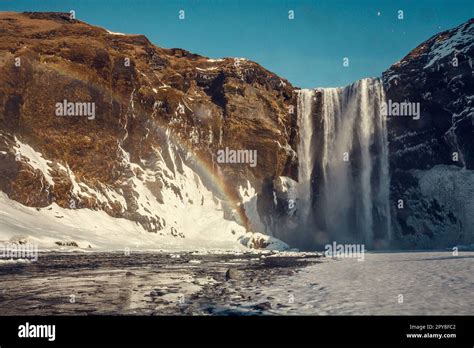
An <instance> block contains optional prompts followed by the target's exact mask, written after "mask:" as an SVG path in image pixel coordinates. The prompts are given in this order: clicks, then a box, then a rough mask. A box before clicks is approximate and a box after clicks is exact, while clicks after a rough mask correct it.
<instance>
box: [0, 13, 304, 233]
mask: <svg viewBox="0 0 474 348" xmlns="http://www.w3.org/2000/svg"><path fill="white" fill-rule="evenodd" d="M0 74H1V78H0V105H1V106H2V107H1V109H2V112H1V113H0V190H1V191H3V192H5V193H6V194H7V195H8V197H9V198H10V199H12V200H15V201H18V202H20V203H22V204H24V205H27V206H31V207H46V206H49V205H50V204H52V203H53V202H54V203H55V204H57V205H58V206H59V207H62V208H67V209H81V208H89V209H92V210H102V211H104V212H106V213H107V214H109V215H111V216H113V217H123V218H126V219H129V220H132V221H136V222H138V223H139V224H140V225H141V226H143V228H144V229H146V230H147V231H149V232H156V233H159V234H172V235H174V236H185V234H186V231H184V230H185V229H186V226H185V225H183V224H181V223H180V221H177V220H182V218H178V217H179V216H183V215H187V210H188V209H189V208H190V207H193V206H194V207H196V208H198V209H210V206H209V207H206V205H205V203H206V202H204V200H205V197H204V196H203V195H202V194H201V193H200V192H199V190H204V189H205V190H209V191H210V192H212V195H211V196H212V198H208V199H209V200H211V202H208V203H209V204H210V205H212V207H213V208H215V209H217V210H218V211H220V212H221V213H222V214H223V216H224V217H225V218H226V219H227V220H235V221H236V223H238V224H240V225H242V226H245V227H248V219H247V215H246V213H245V206H244V204H241V202H242V200H247V201H250V200H251V199H252V197H250V193H252V192H254V190H256V192H258V191H259V190H260V187H261V183H262V182H263V181H264V180H265V179H266V178H271V177H274V176H279V175H289V176H291V175H294V173H295V172H296V162H295V153H294V151H293V150H292V148H294V144H295V142H296V141H297V140H296V136H297V135H296V130H295V127H294V124H295V122H296V114H295V113H293V112H292V110H293V109H292V104H293V103H294V96H293V87H292V86H291V84H290V83H289V82H288V81H286V80H284V79H282V78H280V77H278V76H276V75H275V74H273V73H271V72H269V71H267V70H265V69H264V68H262V67H261V66H260V65H258V64H256V63H254V62H251V61H248V60H246V59H239V58H225V59H219V60H212V59H208V58H206V57H202V56H199V55H195V54H192V53H190V52H187V51H185V50H182V49H162V48H159V47H156V46H154V45H153V44H151V43H150V42H149V41H148V39H147V38H146V37H144V36H142V35H123V34H118V33H111V32H108V31H107V30H105V29H102V28H98V27H94V26H91V25H88V24H86V23H83V22H81V21H79V20H75V19H71V18H70V17H69V15H68V14H61V13H23V14H18V13H2V14H1V15H0ZM58 103H59V104H64V109H66V108H67V107H68V103H74V104H73V106H72V109H71V111H72V113H71V114H67V115H66V116H64V115H62V114H60V116H58ZM77 103H80V105H79V106H81V105H84V106H85V105H87V106H91V108H92V107H93V108H94V116H91V115H89V114H88V116H86V115H82V117H81V115H77V114H74V111H78V110H77V109H74V107H77V105H78V104H77ZM84 103H85V104H84ZM60 107H62V106H60ZM60 111H61V110H60ZM79 111H82V110H79ZM84 116H86V117H84ZM226 148H228V149H231V150H247V151H254V150H256V152H257V158H256V163H255V165H253V166H251V165H249V164H248V163H217V159H216V153H217V151H219V150H222V149H226ZM228 162H232V159H231V160H230V161H228ZM185 167H186V168H185ZM194 181H197V182H199V185H201V184H202V186H203V187H202V188H201V187H200V188H199V190H198V191H197V192H190V191H192V188H190V187H186V185H188V184H189V182H194ZM186 183H187V184H186ZM188 186H189V185H188ZM191 186H192V185H191ZM249 190H250V191H249ZM241 195H242V196H243V197H241ZM165 196H167V197H171V198H169V200H168V201H167V197H165ZM191 196H192V197H191ZM211 196H209V197H211ZM180 211H181V212H180ZM219 214H220V213H219Z"/></svg>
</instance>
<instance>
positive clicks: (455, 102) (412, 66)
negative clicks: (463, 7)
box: [383, 19, 474, 247]
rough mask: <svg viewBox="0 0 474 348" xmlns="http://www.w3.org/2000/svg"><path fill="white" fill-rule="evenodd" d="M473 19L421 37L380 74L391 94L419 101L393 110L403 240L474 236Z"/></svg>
mask: <svg viewBox="0 0 474 348" xmlns="http://www.w3.org/2000/svg"><path fill="white" fill-rule="evenodd" d="M473 57H474V19H471V20H469V21H468V22H466V23H463V24H461V25H460V26H458V27H456V28H454V29H451V30H447V31H444V32H442V33H439V34H437V35H435V36H433V37H432V38H430V39H429V40H427V41H425V42H423V43H422V44H420V45H419V46H418V47H416V48H415V49H414V50H413V51H411V52H410V53H409V54H408V55H407V56H406V57H405V58H403V59H402V60H401V61H400V62H398V63H396V64H394V65H393V66H392V67H391V68H390V69H388V70H387V71H386V72H385V73H384V74H383V80H384V84H385V90H386V94H387V99H388V100H391V101H394V102H399V103H400V102H410V103H418V105H419V107H420V114H419V115H418V117H396V116H394V117H388V130H389V144H390V172H391V200H392V202H393V205H392V206H393V207H394V209H393V214H392V215H393V218H394V221H393V225H394V227H395V228H396V229H397V233H398V237H399V238H398V239H399V240H400V241H401V245H402V246H405V247H414V246H419V247H440V246H447V245H450V244H456V243H473V242H474V238H473V233H472V229H473V227H474V200H473V197H474V174H473V173H474V172H473V171H472V170H473V169H474V141H473V135H474V74H473V64H474V61H473Z"/></svg>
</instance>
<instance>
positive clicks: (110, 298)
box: [0, 252, 474, 315]
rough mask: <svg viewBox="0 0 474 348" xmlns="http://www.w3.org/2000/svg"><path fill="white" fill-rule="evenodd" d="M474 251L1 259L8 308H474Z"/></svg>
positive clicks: (1, 288)
mask: <svg viewBox="0 0 474 348" xmlns="http://www.w3.org/2000/svg"><path fill="white" fill-rule="evenodd" d="M473 294H474V252H460V253H459V254H458V255H457V256H453V254H452V253H451V252H401V253H395V252H394V253H367V254H365V258H364V260H363V261H358V260H357V259H350V258H348V259H329V258H325V257H319V256H318V255H316V254H303V253H274V254H270V253H268V254H265V255H262V254H254V253H240V254H235V253H229V254H202V253H190V252H187V253H180V254H156V253H154V254H153V253H141V254H140V253H136V254H133V253H132V254H131V255H129V256H127V255H123V254H118V253H117V254H113V253H108V254H57V253H56V254H55V253H52V254H41V255H40V257H39V259H38V261H37V262H22V263H9V262H5V261H1V262H0V314H2V315H14V314H20V315H22V314H23V315H46V314H138V315H170V314H182V315H217V314H222V315H232V314H240V315H252V314H269V315H271V314H291V315H298V314H305V315H346V314H354V315H358V314H369V315H370V314H382V315H383V314H387V315H415V314H419V315H420V314H453V315H458V314H471V315H472V314H474V296H473Z"/></svg>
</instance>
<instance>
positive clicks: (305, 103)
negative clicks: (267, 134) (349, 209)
mask: <svg viewBox="0 0 474 348" xmlns="http://www.w3.org/2000/svg"><path fill="white" fill-rule="evenodd" d="M312 102H313V91H312V90H308V89H303V90H301V91H299V93H298V105H297V112H298V115H299V117H298V129H299V132H300V133H299V137H300V140H299V143H298V148H297V151H298V158H299V161H298V183H299V186H298V198H299V201H300V203H299V206H300V207H301V209H300V213H299V216H298V217H299V219H300V223H307V219H308V216H309V213H310V208H311V196H312V194H311V192H312V185H311V172H312V168H313V155H312V152H313V151H312V146H311V142H312V141H311V140H312V136H313V121H312V114H311V111H312V107H311V105H312Z"/></svg>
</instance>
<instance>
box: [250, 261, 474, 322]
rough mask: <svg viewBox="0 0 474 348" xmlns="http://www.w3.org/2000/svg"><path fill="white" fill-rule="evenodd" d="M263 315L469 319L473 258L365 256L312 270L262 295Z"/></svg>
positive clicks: (276, 283) (284, 280)
mask: <svg viewBox="0 0 474 348" xmlns="http://www.w3.org/2000/svg"><path fill="white" fill-rule="evenodd" d="M260 291H261V293H262V296H261V298H256V299H254V301H255V302H256V303H258V302H260V301H264V300H267V301H268V298H271V299H273V300H272V302H273V303H282V304H284V305H285V306H284V307H280V308H279V307H275V306H273V309H269V310H268V311H266V312H265V313H266V314H298V315H472V314H473V313H474V296H472V294H473V293H474V252H464V253H458V255H457V256H454V255H453V253H452V252H400V253H396V252H394V253H368V254H366V255H365V259H364V261H358V260H357V259H356V258H346V259H338V260H331V259H326V260H324V262H323V263H320V264H316V265H311V266H308V267H306V268H305V269H303V270H301V271H300V272H299V273H297V274H296V275H294V276H292V277H279V278H278V279H275V281H274V282H273V283H272V284H271V286H265V287H262V288H261V289H260Z"/></svg>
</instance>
